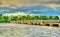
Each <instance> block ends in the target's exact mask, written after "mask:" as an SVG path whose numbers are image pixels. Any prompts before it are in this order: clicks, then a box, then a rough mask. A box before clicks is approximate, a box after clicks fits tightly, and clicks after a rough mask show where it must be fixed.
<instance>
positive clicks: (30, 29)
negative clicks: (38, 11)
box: [0, 23, 60, 37]
mask: <svg viewBox="0 0 60 37" xmlns="http://www.w3.org/2000/svg"><path fill="white" fill-rule="evenodd" d="M0 37H60V27H50V26H36V25H26V24H24V25H23V24H13V23H0Z"/></svg>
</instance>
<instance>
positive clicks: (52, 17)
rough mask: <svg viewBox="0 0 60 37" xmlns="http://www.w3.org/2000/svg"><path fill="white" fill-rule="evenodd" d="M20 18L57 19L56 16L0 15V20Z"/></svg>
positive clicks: (6, 20) (16, 19) (7, 20)
mask: <svg viewBox="0 0 60 37" xmlns="http://www.w3.org/2000/svg"><path fill="white" fill-rule="evenodd" d="M20 20H59V17H58V16H29V15H27V16H0V22H8V23H9V22H10V21H20Z"/></svg>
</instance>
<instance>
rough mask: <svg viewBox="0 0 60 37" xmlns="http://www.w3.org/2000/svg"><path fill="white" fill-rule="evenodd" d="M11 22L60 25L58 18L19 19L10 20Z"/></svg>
mask: <svg viewBox="0 0 60 37" xmlns="http://www.w3.org/2000/svg"><path fill="white" fill-rule="evenodd" d="M11 23H16V24H27V25H40V26H59V27H60V20H21V21H11Z"/></svg>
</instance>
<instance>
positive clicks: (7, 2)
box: [0, 0, 60, 15]
mask: <svg viewBox="0 0 60 37" xmlns="http://www.w3.org/2000/svg"><path fill="white" fill-rule="evenodd" d="M27 6H28V7H31V6H40V7H41V6H45V7H49V8H52V9H53V10H48V9H47V11H44V12H42V13H43V14H46V15H52V13H53V14H54V13H55V14H56V13H58V12H60V9H59V8H60V0H0V7H13V8H15V7H27ZM45 9H46V8H45ZM43 10H44V9H43ZM0 11H1V10H0ZM37 11H39V10H37ZM40 11H41V10H40ZM29 12H31V11H29ZM49 13H50V14H49ZM55 14H54V15H55ZM59 15H60V14H59Z"/></svg>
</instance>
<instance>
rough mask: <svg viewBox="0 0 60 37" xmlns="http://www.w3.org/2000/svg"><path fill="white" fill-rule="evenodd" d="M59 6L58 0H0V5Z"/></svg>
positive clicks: (59, 0) (59, 1)
mask: <svg viewBox="0 0 60 37" xmlns="http://www.w3.org/2000/svg"><path fill="white" fill-rule="evenodd" d="M1 5H4V6H15V5H17V6H40V5H45V6H50V7H57V6H60V0H0V6H1Z"/></svg>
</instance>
